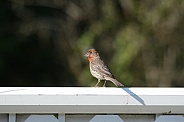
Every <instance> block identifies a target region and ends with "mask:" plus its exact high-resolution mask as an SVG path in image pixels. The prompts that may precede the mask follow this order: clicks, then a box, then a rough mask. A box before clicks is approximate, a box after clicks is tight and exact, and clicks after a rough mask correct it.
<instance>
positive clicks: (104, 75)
mask: <svg viewBox="0 0 184 122" xmlns="http://www.w3.org/2000/svg"><path fill="white" fill-rule="evenodd" d="M85 56H86V57H88V60H89V68H90V72H91V74H92V75H93V76H94V77H95V78H97V79H98V82H97V84H96V85H95V87H96V86H98V84H99V83H100V80H105V82H104V85H103V86H104V87H105V84H106V80H108V81H111V82H113V83H114V84H115V85H116V86H117V87H119V86H124V85H123V84H121V83H120V82H118V81H117V80H116V79H115V77H114V76H113V74H112V73H111V71H110V69H109V68H108V67H107V65H105V63H104V62H103V60H102V59H101V58H100V56H99V53H98V52H97V51H96V50H95V49H90V50H88V52H87V53H86V55H85Z"/></svg>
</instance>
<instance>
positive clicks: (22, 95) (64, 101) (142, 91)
mask: <svg viewBox="0 0 184 122" xmlns="http://www.w3.org/2000/svg"><path fill="white" fill-rule="evenodd" d="M0 98H1V99H0V113H65V114H67V113H70V114H71V113H92V114H93V113H121V114H122V113H125V114H130V113H134V114H135V113H136V114H141V113H144V114H163V113H171V114H183V113H184V88H115V87H113V88H112V87H108V88H94V87H0Z"/></svg>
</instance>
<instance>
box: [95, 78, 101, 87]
mask: <svg viewBox="0 0 184 122" xmlns="http://www.w3.org/2000/svg"><path fill="white" fill-rule="evenodd" d="M99 83H100V79H98V82H97V84H96V85H95V87H97V86H98V84H99Z"/></svg>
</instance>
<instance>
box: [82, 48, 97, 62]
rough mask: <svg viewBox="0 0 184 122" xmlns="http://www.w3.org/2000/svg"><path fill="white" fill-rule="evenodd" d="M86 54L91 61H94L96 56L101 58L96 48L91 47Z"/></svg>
mask: <svg viewBox="0 0 184 122" xmlns="http://www.w3.org/2000/svg"><path fill="white" fill-rule="evenodd" d="M85 56H86V57H87V58H88V60H89V62H91V61H93V59H95V58H99V54H98V52H97V51H96V50H95V49H89V50H88V52H87V53H86V55H85Z"/></svg>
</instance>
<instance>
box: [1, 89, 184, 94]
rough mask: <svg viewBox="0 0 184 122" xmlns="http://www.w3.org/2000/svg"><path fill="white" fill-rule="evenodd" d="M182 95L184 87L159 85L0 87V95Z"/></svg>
mask: <svg viewBox="0 0 184 122" xmlns="http://www.w3.org/2000/svg"><path fill="white" fill-rule="evenodd" d="M41 94H42V95H131V94H136V95H184V88H172V87H170V88H169V87H168V88H161V87H131V88H128V87H123V88H116V87H0V95H41Z"/></svg>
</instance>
